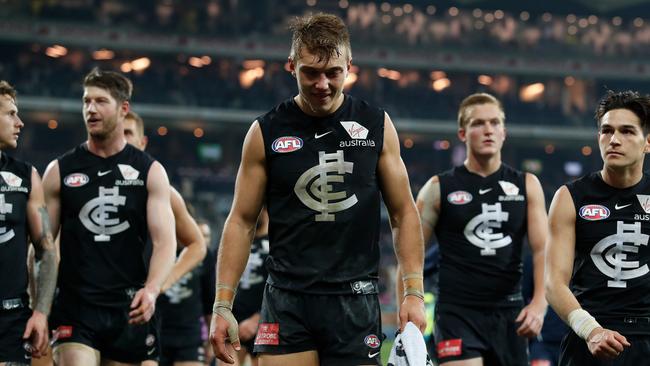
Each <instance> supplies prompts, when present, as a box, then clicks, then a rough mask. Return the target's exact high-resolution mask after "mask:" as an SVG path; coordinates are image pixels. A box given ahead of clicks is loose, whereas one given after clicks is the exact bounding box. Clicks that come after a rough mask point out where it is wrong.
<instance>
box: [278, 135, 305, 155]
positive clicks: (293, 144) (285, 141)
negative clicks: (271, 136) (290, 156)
mask: <svg viewBox="0 0 650 366" xmlns="http://www.w3.org/2000/svg"><path fill="white" fill-rule="evenodd" d="M271 149H273V151H275V152H277V153H290V152H293V151H296V150H300V149H302V139H301V138H300V137H295V136H283V137H278V138H277V139H275V141H273V143H272V144H271Z"/></svg>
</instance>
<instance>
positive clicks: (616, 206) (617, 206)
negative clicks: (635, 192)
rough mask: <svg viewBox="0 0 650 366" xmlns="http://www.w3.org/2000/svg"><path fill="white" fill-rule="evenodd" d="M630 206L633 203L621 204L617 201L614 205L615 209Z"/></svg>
mask: <svg viewBox="0 0 650 366" xmlns="http://www.w3.org/2000/svg"><path fill="white" fill-rule="evenodd" d="M628 206H632V204H631V203H628V204H627V205H623V206H619V205H618V203H617V204H616V205H614V209H616V210H620V209H622V208H625V207H628Z"/></svg>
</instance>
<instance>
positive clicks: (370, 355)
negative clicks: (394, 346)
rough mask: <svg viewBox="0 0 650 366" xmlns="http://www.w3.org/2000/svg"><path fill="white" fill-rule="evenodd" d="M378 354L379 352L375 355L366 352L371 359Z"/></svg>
mask: <svg viewBox="0 0 650 366" xmlns="http://www.w3.org/2000/svg"><path fill="white" fill-rule="evenodd" d="M378 354H379V352H375V353H370V352H368V358H373V357H375V356H377V355H378Z"/></svg>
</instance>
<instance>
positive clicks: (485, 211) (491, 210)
mask: <svg viewBox="0 0 650 366" xmlns="http://www.w3.org/2000/svg"><path fill="white" fill-rule="evenodd" d="M481 209H482V212H481V213H480V214H479V215H476V216H475V217H474V218H473V219H471V220H470V221H469V222H468V223H467V225H466V226H465V230H464V234H465V237H466V238H467V240H468V241H469V242H470V243H472V244H474V245H476V246H477V247H479V248H481V255H496V250H495V249H498V248H502V247H505V246H507V245H509V244H510V243H512V238H510V235H508V236H504V235H503V233H499V232H497V233H495V232H494V229H500V228H501V223H503V222H507V221H508V213H507V212H505V211H502V210H501V203H495V204H493V205H488V204H487V203H483V204H481Z"/></svg>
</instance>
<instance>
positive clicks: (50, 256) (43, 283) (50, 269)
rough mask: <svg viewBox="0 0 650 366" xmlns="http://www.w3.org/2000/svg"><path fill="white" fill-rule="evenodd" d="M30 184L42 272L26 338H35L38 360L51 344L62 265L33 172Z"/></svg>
mask: <svg viewBox="0 0 650 366" xmlns="http://www.w3.org/2000/svg"><path fill="white" fill-rule="evenodd" d="M31 181H32V187H31V192H30V193H29V199H28V200H27V224H28V226H29V236H30V238H31V241H32V243H33V244H34V251H35V258H36V261H37V262H38V263H39V266H38V267H39V270H38V274H37V276H36V301H35V303H34V313H33V315H32V317H31V318H30V319H29V321H28V322H27V326H26V329H25V333H24V337H25V338H32V346H33V348H34V349H35V352H34V354H35V356H36V357H39V356H40V354H42V353H44V352H45V350H46V347H47V343H48V342H47V334H48V329H47V315H48V314H49V313H50V308H51V306H52V299H53V297H54V290H55V288H56V279H57V274H58V269H59V263H58V260H57V255H56V248H55V246H54V240H53V239H52V229H51V227H50V219H49V215H48V212H47V209H46V208H45V197H44V194H43V185H42V183H41V177H40V176H39V175H38V172H37V171H36V169H34V168H32V179H31Z"/></svg>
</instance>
